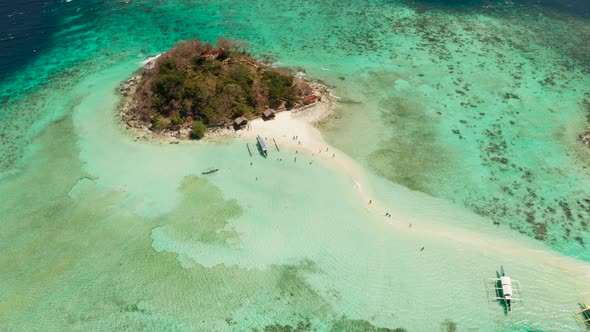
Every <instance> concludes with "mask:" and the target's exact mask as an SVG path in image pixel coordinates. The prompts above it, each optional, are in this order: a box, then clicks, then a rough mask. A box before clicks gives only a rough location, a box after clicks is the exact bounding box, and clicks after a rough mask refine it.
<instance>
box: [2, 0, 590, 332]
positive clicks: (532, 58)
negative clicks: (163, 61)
mask: <svg viewBox="0 0 590 332" xmlns="http://www.w3.org/2000/svg"><path fill="white" fill-rule="evenodd" d="M78 9H79V10H78ZM49 11H50V12H51V13H52V14H51V15H54V16H56V17H58V18H59V21H60V22H61V23H60V25H59V27H60V29H59V30H60V31H59V32H57V33H55V34H54V35H53V37H52V39H51V40H52V41H53V43H52V44H54V45H55V46H54V47H51V48H46V49H43V50H42V51H40V54H39V55H38V56H37V57H36V58H35V60H34V62H33V63H30V64H29V66H28V67H26V68H23V69H21V70H19V71H18V72H15V73H12V74H10V75H9V76H8V79H5V80H4V81H3V83H2V85H1V86H0V97H1V98H0V100H2V101H1V103H2V104H0V118H1V120H2V121H1V122H0V133H1V134H2V145H1V147H0V153H1V154H2V156H3V158H2V160H1V161H0V167H1V169H2V174H3V178H2V180H0V181H1V182H0V193H1V196H2V197H3V198H5V199H4V200H3V201H2V202H1V203H0V215H1V216H2V218H1V220H2V226H3V227H2V231H1V232H0V249H2V250H3V252H4V253H5V255H3V256H2V258H0V260H1V264H0V281H1V282H2V284H3V285H5V293H4V294H5V296H4V298H5V299H7V301H3V302H2V304H0V309H1V310H0V321H1V322H3V323H5V324H2V325H4V326H7V329H8V330H30V329H35V328H37V329H39V328H43V329H44V330H64V329H65V330H88V329H92V330H113V329H118V330H120V329H129V330H137V329H148V330H239V331H241V330H247V329H259V330H261V329H264V328H265V327H266V328H267V329H271V328H273V327H274V328H278V327H279V326H280V327H285V326H286V325H291V326H293V327H295V326H297V325H299V326H300V327H301V328H302V329H310V330H322V331H323V330H330V329H334V330H353V329H354V328H357V329H360V330H368V329H370V326H382V327H390V328H396V327H404V328H406V329H408V330H416V331H430V330H436V329H450V328H451V326H452V325H453V323H452V322H454V323H456V324H457V326H458V328H459V330H480V331H498V330H506V331H510V330H531V329H535V330H548V331H555V330H577V329H578V328H579V327H578V325H577V323H576V322H575V320H574V319H573V317H572V313H573V312H574V311H575V310H576V308H577V305H576V303H577V301H578V300H579V297H580V295H581V294H584V293H586V292H588V291H589V290H588V289H587V286H586V285H587V284H588V283H587V281H588V280H587V275H588V273H589V267H588V265H587V264H586V263H583V262H582V261H587V260H588V259H589V257H588V256H587V255H588V254H587V252H586V250H585V249H584V248H585V247H584V246H585V242H583V241H584V240H585V239H586V238H587V237H588V232H587V230H586V227H587V225H586V221H587V220H588V202H587V201H586V200H585V199H587V198H588V192H587V188H588V185H587V182H588V174H587V169H586V167H587V160H588V159H587V151H586V150H585V149H583V148H582V147H581V146H580V145H579V143H577V142H576V136H577V134H579V132H580V131H581V130H582V129H583V128H584V127H585V126H587V124H586V123H585V115H586V112H587V111H588V110H587V109H585V107H586V106H584V99H585V98H586V99H587V98H588V91H590V84H589V83H590V82H588V80H589V78H588V77H589V76H588V68H589V67H588V65H589V62H588V58H587V54H588V52H587V51H588V49H587V48H588V45H587V43H585V42H584V41H585V40H587V37H588V36H589V35H590V33H589V32H590V30H589V29H590V24H589V23H588V22H587V21H585V20H584V19H583V18H581V17H576V16H569V15H567V14H565V13H561V12H552V11H548V10H543V9H541V8H536V7H523V6H518V5H514V6H496V7H494V8H482V7H478V6H476V7H464V8H463V9H461V10H457V9H456V8H453V7H445V6H442V7H428V6H426V5H420V6H411V5H407V4H405V3H402V2H383V1H370V2H360V1H339V2H336V1H329V2H319V1H317V2H316V1H309V2H305V3H304V4H301V3H291V2H287V1H276V2H274V3H273V5H272V6H269V5H268V3H266V2H262V1H259V2H257V1H254V2H241V3H235V2H233V1H219V2H215V3H213V2H200V3H193V2H181V1H171V2H167V3H160V2H147V1H140V2H137V1H136V2H130V3H125V2H114V3H110V4H103V3H101V2H95V3H94V2H90V3H88V2H86V3H84V4H80V3H76V1H72V2H70V3H54V4H51V5H50V7H49ZM220 35H224V36H227V37H232V38H243V39H245V40H246V41H247V42H249V43H250V45H251V48H252V51H253V52H254V53H255V54H257V55H258V56H260V57H270V58H272V59H275V60H276V61H277V62H278V63H279V64H281V65H284V66H289V67H292V68H299V67H301V68H305V70H306V71H307V72H308V75H309V76H310V77H312V78H316V79H321V80H324V81H325V82H326V83H327V84H329V85H331V86H332V87H333V88H334V93H335V94H336V95H338V96H339V97H340V98H341V99H340V104H339V109H338V111H337V114H336V115H335V116H334V118H332V119H330V120H329V121H327V122H326V123H324V124H323V127H322V128H323V133H324V134H325V137H326V138H327V139H328V140H329V141H330V142H331V143H332V144H333V145H335V146H337V147H338V148H340V149H341V150H342V151H344V152H346V153H347V154H349V155H350V156H352V157H353V158H354V159H355V160H356V161H358V162H359V163H360V164H361V165H363V166H365V167H366V169H367V172H368V174H367V175H366V176H367V177H368V183H369V184H370V185H371V186H372V187H373V189H374V192H375V195H376V199H379V200H380V201H382V202H383V204H385V205H387V206H388V207H391V209H392V211H394V212H395V213H394V215H395V216H396V218H395V220H394V221H393V222H391V221H390V220H384V218H381V217H378V216H375V215H374V214H373V213H371V212H369V211H368V210H366V209H365V208H364V206H363V204H362V203H359V200H358V196H357V194H356V192H355V190H354V184H353V183H352V181H351V180H350V179H349V178H348V177H347V175H346V174H344V173H343V172H342V171H341V170H339V169H336V168H334V167H333V166H330V165H323V164H317V165H316V164H314V166H309V165H308V164H307V163H301V164H299V165H291V164H286V163H282V162H279V161H277V160H274V159H269V160H265V161H262V160H260V161H258V160H255V161H254V163H255V165H253V166H252V167H251V168H250V169H248V167H250V166H249V161H250V160H249V159H248V157H247V156H246V155H245V152H244V151H243V142H239V141H237V142H228V143H216V144H204V143H195V144H187V145H184V144H182V145H179V146H168V145H154V144H148V143H142V142H135V141H134V140H133V139H131V138H128V137H126V136H125V134H124V133H122V132H121V131H120V130H119V128H118V127H117V126H116V123H115V120H114V115H113V109H114V107H115V106H116V104H117V103H118V101H119V100H118V97H117V96H116V94H115V93H114V91H115V89H116V86H117V84H118V82H121V81H122V80H124V79H125V78H126V77H128V76H129V75H131V73H132V72H133V71H135V70H136V69H137V68H138V67H139V62H140V61H142V60H144V59H145V58H146V57H147V56H149V55H154V54H157V53H160V52H162V51H164V50H166V49H167V48H168V47H170V46H171V45H173V44H174V43H175V42H176V41H177V40H179V39H186V38H193V37H200V38H203V39H207V40H214V39H215V38H216V37H217V36H220ZM281 156H284V158H283V159H284V160H291V157H293V155H292V152H289V151H283V152H281ZM504 158H505V159H504ZM212 165H215V166H216V167H220V168H221V169H222V171H221V172H220V173H219V174H216V175H215V176H213V177H208V178H202V177H199V176H198V175H199V173H200V171H201V170H202V169H205V168H207V167H210V166H212ZM308 166H309V167H308ZM257 177H258V178H260V180H259V181H255V180H254V179H255V178H257ZM400 185H401V186H400ZM403 186H406V187H409V188H410V189H413V190H416V191H412V190H408V189H406V188H404V187H403ZM433 196H434V197H433ZM568 211H569V212H568ZM474 212H475V213H477V214H479V215H480V216H477V215H476V214H474ZM494 222H495V223H498V224H500V227H497V226H496V225H495V224H494ZM409 223H412V224H413V227H412V228H411V229H410V228H409V227H408V225H409ZM544 229H546V234H545V233H544ZM519 232H520V233H524V234H525V236H522V235H520V234H519ZM543 234H545V235H544V236H540V235H543ZM535 236H536V237H537V238H543V241H542V242H541V241H535V240H532V238H534V237H535ZM576 238H577V239H576ZM582 243H584V244H582ZM546 246H549V247H550V248H551V250H555V251H557V252H560V253H562V254H563V253H564V254H566V255H568V256H573V257H577V258H579V259H581V260H580V261H579V260H575V259H570V258H567V257H565V256H561V255H559V254H556V253H554V252H551V251H548V249H547V247H546ZM421 247H425V248H426V250H425V251H424V252H420V251H419V249H420V248H421ZM500 264H505V265H506V266H507V268H508V266H509V271H511V272H510V273H512V274H513V275H514V277H515V278H517V279H520V280H521V282H522V283H523V284H524V285H525V287H526V288H525V291H526V293H525V294H526V300H527V301H526V302H525V303H524V304H523V305H522V306H517V307H516V309H515V311H514V312H513V313H511V314H510V315H504V313H503V311H502V308H501V307H500V306H498V305H496V304H495V303H491V302H488V301H487V298H486V295H485V289H484V287H483V280H484V279H486V278H488V277H493V276H494V274H495V271H496V270H497V269H498V265H500ZM25 285H26V287H25ZM425 317H428V319H425ZM41 324H43V325H41ZM277 324H278V325H277Z"/></svg>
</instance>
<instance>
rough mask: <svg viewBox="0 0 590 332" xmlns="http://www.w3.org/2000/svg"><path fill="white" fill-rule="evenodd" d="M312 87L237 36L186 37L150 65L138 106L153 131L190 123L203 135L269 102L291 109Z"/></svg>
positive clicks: (137, 96)
mask: <svg viewBox="0 0 590 332" xmlns="http://www.w3.org/2000/svg"><path fill="white" fill-rule="evenodd" d="M308 94H311V87H310V86H309V85H308V84H307V83H306V82H305V81H303V80H301V79H297V78H295V77H294V76H293V74H292V73H291V72H290V71H288V70H283V69H277V68H273V67H269V66H266V65H264V64H261V63H259V62H257V61H256V60H255V59H254V58H252V57H251V56H250V55H248V54H247V53H246V52H245V46H244V45H243V44H242V43H239V42H237V41H229V40H227V39H223V38H221V39H219V40H218V41H217V46H216V47H214V46H213V45H212V44H209V43H207V44H204V43H202V42H200V41H187V42H181V43H179V44H178V45H176V46H175V47H174V48H172V49H171V50H170V51H168V52H167V53H165V54H163V55H162V56H161V57H160V58H158V60H157V61H156V63H155V65H154V66H153V68H151V69H146V70H145V71H144V73H143V76H142V80H141V82H140V83H139V86H138V87H137V91H136V93H135V95H134V97H133V98H134V101H135V104H136V105H137V107H136V108H135V109H134V110H135V111H137V112H138V113H139V117H140V118H142V119H144V120H149V121H150V122H151V124H152V126H151V128H152V130H162V129H166V128H167V129H174V130H178V129H180V128H188V126H189V125H190V124H191V123H192V127H191V132H190V136H191V138H201V137H203V135H204V133H205V131H206V128H207V126H229V125H231V124H232V121H233V119H234V118H236V117H238V116H245V117H246V118H253V117H256V116H259V115H260V114H261V113H262V112H264V110H266V109H267V108H268V107H272V108H275V109H280V108H283V107H284V108H287V109H289V108H292V107H293V106H295V105H296V104H297V102H298V101H299V100H300V99H301V97H303V96H305V95H308Z"/></svg>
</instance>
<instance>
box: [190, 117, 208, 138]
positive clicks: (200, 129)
mask: <svg viewBox="0 0 590 332" xmlns="http://www.w3.org/2000/svg"><path fill="white" fill-rule="evenodd" d="M206 131H207V126H205V124H204V123H203V122H202V121H200V120H196V121H193V126H192V127H191V138H193V139H201V138H203V136H205V132H206Z"/></svg>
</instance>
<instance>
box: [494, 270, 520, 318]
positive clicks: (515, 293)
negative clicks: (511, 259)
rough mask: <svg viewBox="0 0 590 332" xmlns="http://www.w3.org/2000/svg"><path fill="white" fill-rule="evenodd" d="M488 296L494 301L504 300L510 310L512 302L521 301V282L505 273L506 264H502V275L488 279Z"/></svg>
mask: <svg viewBox="0 0 590 332" xmlns="http://www.w3.org/2000/svg"><path fill="white" fill-rule="evenodd" d="M486 286H487V287H486V290H487V291H488V297H490V299H491V300H492V301H504V303H505V304H506V308H507V309H508V311H512V302H515V301H521V300H522V298H521V292H520V282H518V280H514V279H512V278H510V277H508V276H506V274H505V273H504V266H500V277H499V278H491V279H488V282H487V283H486Z"/></svg>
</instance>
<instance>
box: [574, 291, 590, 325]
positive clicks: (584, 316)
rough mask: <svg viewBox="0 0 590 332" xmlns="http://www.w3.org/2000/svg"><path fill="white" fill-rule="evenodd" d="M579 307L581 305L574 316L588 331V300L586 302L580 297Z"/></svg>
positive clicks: (589, 309)
mask: <svg viewBox="0 0 590 332" xmlns="http://www.w3.org/2000/svg"><path fill="white" fill-rule="evenodd" d="M580 307H582V310H580V311H578V312H577V313H576V318H577V319H578V321H579V322H580V324H581V325H582V328H584V330H585V331H590V305H588V302H586V300H585V299H582V303H580Z"/></svg>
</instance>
